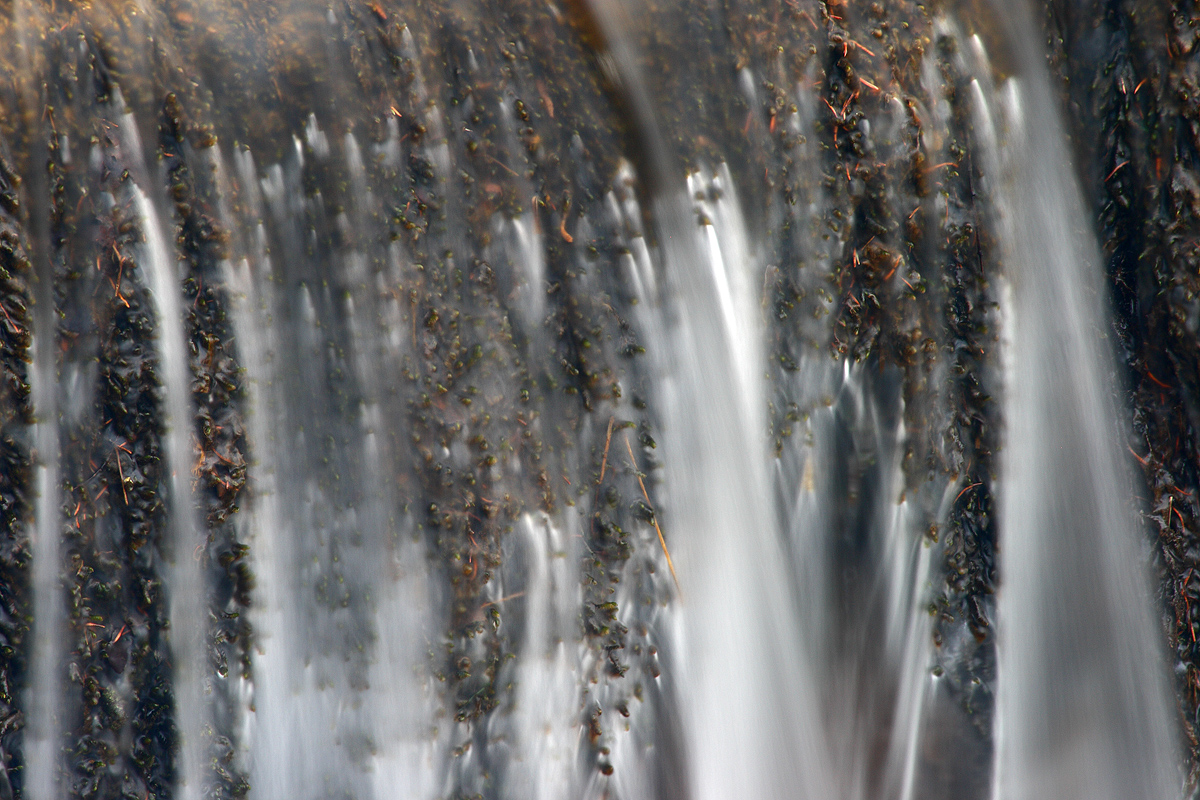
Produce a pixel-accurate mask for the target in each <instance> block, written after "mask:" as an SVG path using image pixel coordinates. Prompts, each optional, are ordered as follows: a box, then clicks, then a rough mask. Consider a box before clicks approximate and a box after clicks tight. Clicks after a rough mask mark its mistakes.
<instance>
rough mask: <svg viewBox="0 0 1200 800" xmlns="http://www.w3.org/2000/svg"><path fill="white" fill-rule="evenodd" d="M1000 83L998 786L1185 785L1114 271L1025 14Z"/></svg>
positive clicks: (1005, 790) (1016, 798)
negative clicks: (1128, 430) (1124, 381)
mask: <svg viewBox="0 0 1200 800" xmlns="http://www.w3.org/2000/svg"><path fill="white" fill-rule="evenodd" d="M1012 38H1013V41H1014V42H1015V43H1016V44H1017V49H1018V51H1019V54H1020V55H1021V56H1022V59H1021V63H1023V64H1025V65H1027V67H1028V68H1027V70H1026V71H1025V73H1024V74H1023V75H1022V76H1021V77H1020V78H1012V79H1009V81H1008V82H1007V85H1006V86H1004V87H1002V89H1001V98H1000V100H1001V105H1002V111H1003V112H1004V114H1003V115H1002V116H1003V117H1004V118H1005V120H1006V122H1007V127H1006V129H1005V130H1002V131H1001V137H1000V152H999V157H998V162H999V163H998V166H999V169H1000V172H999V174H1000V175H1001V176H1002V185H1001V187H1000V189H999V191H998V197H997V198H996V199H997V205H998V208H999V216H1000V220H999V222H1000V236H1001V240H1002V241H1001V244H1002V248H1003V255H1004V259H1005V264H1006V273H1005V277H1006V290H1005V299H1004V301H1003V303H1002V312H1003V314H1004V316H1005V318H1006V319H1005V322H1006V331H1005V336H1006V340H1007V341H1006V343H1005V354H1004V361H1005V363H1004V372H1005V389H1004V394H1005V397H1004V408H1005V419H1006V421H1007V439H1006V445H1005V448H1004V451H1003V453H1002V459H1001V460H1002V466H1001V484H1000V494H1001V505H1000V522H1001V525H1002V535H1003V544H1002V550H1001V574H1002V575H1003V585H1002V587H1001V594H1000V600H999V612H998V617H999V618H998V625H999V643H998V650H999V670H998V672H999V674H998V680H997V686H998V696H997V732H996V741H997V754H996V759H997V762H996V782H995V797H996V800H1027V799H1029V798H1035V797H1055V798H1064V799H1065V800H1069V799H1070V798H1091V799H1092V800H1095V798H1114V800H1115V799H1116V798H1134V797H1136V798H1170V797H1176V796H1178V788H1177V787H1178V786H1179V785H1180V781H1179V772H1178V767H1177V765H1176V754H1175V752H1174V744H1173V742H1174V741H1175V737H1174V736H1173V731H1174V725H1173V724H1172V719H1171V714H1170V712H1169V711H1168V709H1169V707H1170V704H1169V700H1168V693H1167V687H1166V685H1165V681H1164V676H1165V675H1166V671H1165V669H1163V668H1162V660H1163V656H1162V654H1161V653H1160V652H1159V650H1160V647H1161V645H1160V642H1159V641H1158V638H1159V637H1158V636H1156V633H1155V632H1156V630H1157V627H1158V626H1157V625H1156V623H1155V620H1154V617H1153V615H1152V614H1151V611H1150V608H1151V604H1150V599H1149V591H1148V586H1149V574H1148V569H1147V566H1146V564H1147V559H1146V558H1145V556H1144V554H1143V553H1142V552H1141V550H1140V548H1139V547H1138V543H1139V535H1140V533H1139V526H1138V523H1137V519H1136V516H1135V509H1134V507H1133V506H1132V504H1131V503H1129V502H1128V501H1127V499H1126V498H1128V497H1129V494H1130V489H1129V487H1130V486H1131V484H1132V480H1131V478H1130V476H1129V475H1127V474H1126V473H1125V470H1124V469H1122V467H1121V465H1122V464H1123V463H1125V459H1124V458H1123V451H1122V448H1121V446H1120V444H1119V438H1118V437H1119V435H1120V432H1121V431H1120V426H1119V425H1117V424H1114V422H1113V420H1114V419H1119V417H1117V415H1116V414H1115V413H1114V402H1113V395H1114V387H1113V386H1112V381H1111V379H1110V378H1109V376H1110V375H1111V374H1112V372H1113V366H1112V361H1113V354H1112V352H1111V349H1110V346H1109V344H1108V342H1106V341H1104V331H1105V330H1106V328H1107V324H1106V322H1105V317H1104V316H1103V314H1102V311H1101V309H1102V307H1103V303H1102V297H1103V291H1102V287H1101V277H1102V273H1101V271H1100V269H1099V266H1098V265H1099V264H1100V263H1101V261H1100V254H1099V252H1098V248H1097V246H1096V243H1095V240H1094V239H1093V237H1092V236H1091V235H1090V233H1088V232H1087V229H1088V222H1087V218H1086V216H1085V214H1084V211H1083V202H1082V198H1081V196H1080V190H1079V187H1078V185H1077V183H1076V180H1075V178H1074V176H1073V174H1072V173H1071V171H1070V158H1069V155H1068V153H1067V148H1066V137H1065V135H1064V132H1063V127H1062V123H1061V121H1060V120H1059V117H1058V112H1057V107H1056V105H1055V102H1054V99H1053V95H1052V92H1051V88H1050V83H1049V79H1048V77H1047V75H1046V73H1045V70H1044V69H1041V68H1040V67H1039V65H1040V64H1042V63H1043V61H1042V59H1041V57H1040V53H1039V52H1038V48H1037V47H1036V42H1037V37H1036V36H1035V35H1034V33H1033V31H1032V26H1030V25H1029V24H1028V23H1027V22H1026V23H1024V27H1020V24H1019V23H1018V26H1017V28H1016V31H1015V33H1014V34H1013V37H1012Z"/></svg>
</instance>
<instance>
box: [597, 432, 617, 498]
mask: <svg viewBox="0 0 1200 800" xmlns="http://www.w3.org/2000/svg"><path fill="white" fill-rule="evenodd" d="M615 419H616V418H615V417H609V418H608V433H606V434H605V435H604V458H603V460H601V462H600V480H598V481H596V484H597V485H599V484H601V483H604V469H605V467H607V466H608V446H609V445H610V444H612V429H613V421H614V420H615Z"/></svg>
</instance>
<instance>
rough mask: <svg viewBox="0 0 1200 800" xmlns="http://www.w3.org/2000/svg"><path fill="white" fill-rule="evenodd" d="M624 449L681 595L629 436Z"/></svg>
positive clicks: (665, 543)
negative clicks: (627, 453)
mask: <svg viewBox="0 0 1200 800" xmlns="http://www.w3.org/2000/svg"><path fill="white" fill-rule="evenodd" d="M625 448H626V449H627V450H629V459H630V461H631V462H632V463H633V474H634V475H637V479H638V486H641V487H642V496H643V497H645V498H646V505H647V506H649V507H650V511H651V513H652V514H653V516H652V517H651V519H652V520H653V521H654V530H655V531H656V532H657V533H658V543H659V544H660V545H662V551H663V555H664V556H666V557H667V567H668V568H669V569H670V570H671V579H672V580H673V581H675V591H677V592H679V594H681V595H682V594H683V590H682V589H681V588H680V587H679V576H678V575H676V574H675V563H674V562H673V561H671V551H669V550H667V540H666V539H664V538H663V532H662V528H660V527H658V513H657V512H655V511H654V504H653V503H651V502H650V493H649V492H647V491H646V484H645V483H644V482H643V481H642V473H640V472H638V468H637V459H636V458H635V457H634V455H633V445H631V444H630V443H629V434H628V433H626V434H625Z"/></svg>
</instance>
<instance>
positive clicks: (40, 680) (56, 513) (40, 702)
mask: <svg viewBox="0 0 1200 800" xmlns="http://www.w3.org/2000/svg"><path fill="white" fill-rule="evenodd" d="M39 266H41V267H44V268H45V269H44V271H42V270H39V272H40V274H39V275H38V282H37V295H36V301H37V304H36V306H35V307H34V335H33V342H32V345H31V349H32V351H33V353H32V355H33V359H32V360H33V369H32V370H31V371H30V389H31V400H32V402H33V408H34V414H35V415H36V431H35V433H34V441H35V443H36V445H35V446H36V448H37V455H38V459H37V466H36V475H37V479H36V480H37V483H36V487H37V506H36V509H35V511H34V514H35V517H34V519H35V520H36V522H35V525H34V531H33V535H32V536H31V540H32V550H33V598H34V599H33V614H34V620H35V622H34V628H33V630H34V638H33V658H32V665H31V666H32V670H31V673H30V674H31V676H32V678H31V681H30V689H29V694H30V707H31V709H32V710H31V713H30V715H29V716H30V721H29V732H28V734H27V736H28V738H27V739H26V741H27V745H26V747H27V756H26V757H27V760H28V763H27V769H28V778H27V784H26V790H27V792H28V796H29V797H30V798H33V800H50V798H53V797H58V796H59V792H58V791H57V790H56V789H55V784H56V780H57V779H56V774H57V772H58V763H59V759H58V754H59V752H60V750H61V740H60V736H61V730H62V722H61V719H60V716H61V713H62V681H61V678H60V674H61V664H62V656H63V639H64V630H63V626H62V624H61V621H62V620H64V619H65V618H66V606H65V603H64V601H63V589H62V582H61V572H62V551H61V548H60V539H61V536H60V533H61V530H62V508H61V506H62V498H61V494H60V488H59V487H60V484H61V480H60V475H59V467H60V462H61V454H60V451H59V429H58V424H59V423H58V419H59V412H58V367H57V364H56V359H55V349H56V347H55V345H56V343H57V338H58V337H57V323H58V320H57V315H56V314H55V311H54V291H53V285H52V284H51V280H50V277H49V275H48V274H47V273H49V271H50V264H49V262H48V260H43V263H41V264H40V265H39Z"/></svg>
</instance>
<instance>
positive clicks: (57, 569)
mask: <svg viewBox="0 0 1200 800" xmlns="http://www.w3.org/2000/svg"><path fill="white" fill-rule="evenodd" d="M14 11H15V14H16V22H17V25H16V30H17V34H18V37H19V39H20V41H21V62H22V70H23V72H24V75H25V77H26V80H24V81H21V82H20V84H19V88H20V89H21V90H22V98H21V100H22V105H23V106H25V108H24V109H23V110H24V112H25V114H26V115H27V116H28V115H32V114H34V113H36V111H34V109H36V108H38V106H39V105H40V104H41V97H40V92H39V91H38V90H37V89H36V88H34V86H33V85H31V82H32V78H33V76H36V75H37V74H38V72H39V67H40V64H38V65H37V66H35V64H37V59H38V58H39V55H40V54H39V53H38V49H37V48H35V47H34V46H33V41H34V38H33V37H34V36H35V35H36V34H35V32H36V30H37V26H38V25H39V24H40V10H39V8H38V7H37V5H36V4H34V3H31V2H18V3H16V4H15V6H14ZM38 147H39V148H40V152H38V153H37V155H38V156H40V157H41V158H42V160H44V159H45V156H46V153H45V150H44V147H43V146H42V145H38ZM30 189H31V196H32V197H35V198H41V197H48V196H49V187H48V185H47V181H46V175H45V173H44V172H41V173H36V174H35V175H34V176H33V181H32V183H31V186H30ZM30 225H31V229H32V232H33V237H34V263H35V276H34V278H35V284H34V298H33V299H34V307H33V336H32V339H31V343H30V356H31V360H32V363H33V368H32V369H31V370H30V376H29V378H30V380H29V383H30V402H31V403H32V405H33V413H34V420H35V423H34V426H35V429H34V448H35V451H36V455H35V458H34V474H35V476H36V477H35V489H36V492H37V501H36V505H35V508H34V522H33V526H32V527H33V530H32V532H31V534H32V535H31V536H30V549H31V558H32V561H33V570H32V571H33V580H32V589H33V603H32V606H33V618H34V623H33V648H32V654H31V659H30V667H31V670H30V682H29V695H28V702H27V707H28V708H29V709H30V711H29V723H28V728H27V730H26V734H25V736H26V738H25V748H26V753H25V758H26V764H25V767H26V784H25V789H26V794H27V796H28V797H29V798H31V799H32V800H52V798H56V797H59V796H60V795H61V791H60V789H59V788H58V786H57V783H58V780H57V774H58V772H59V768H60V761H59V755H60V752H61V744H62V740H61V731H62V720H61V715H62V680H61V665H62V660H63V651H64V643H65V642H64V640H65V630H64V626H63V624H62V621H63V620H65V618H66V604H65V602H64V597H63V588H62V583H61V571H62V549H61V546H60V545H61V541H60V540H61V536H60V534H61V531H62V508H61V506H62V496H61V491H60V486H61V474H60V469H61V461H62V454H61V451H60V450H59V444H60V443H59V438H60V437H59V404H58V365H57V359H56V357H55V351H56V350H57V344H58V315H57V314H56V313H55V303H54V268H53V263H52V261H51V259H50V231H49V221H48V220H47V219H46V218H45V217H44V216H43V215H40V214H32V215H31V217H30ZM5 786H6V787H7V781H5Z"/></svg>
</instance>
